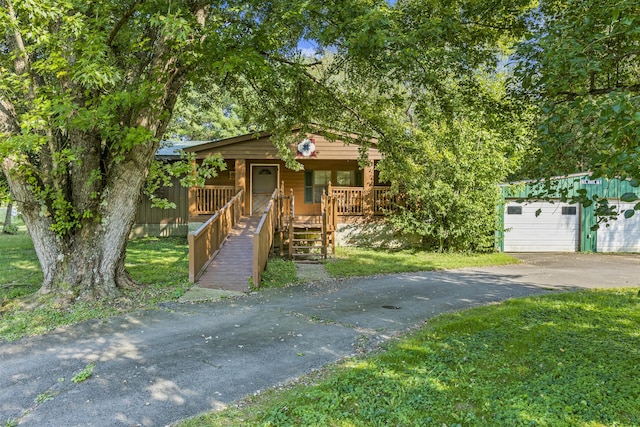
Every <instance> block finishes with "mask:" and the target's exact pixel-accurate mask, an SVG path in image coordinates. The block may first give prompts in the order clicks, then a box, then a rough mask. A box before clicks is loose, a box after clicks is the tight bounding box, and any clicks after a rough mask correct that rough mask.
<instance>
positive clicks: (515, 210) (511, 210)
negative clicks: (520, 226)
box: [507, 206, 522, 215]
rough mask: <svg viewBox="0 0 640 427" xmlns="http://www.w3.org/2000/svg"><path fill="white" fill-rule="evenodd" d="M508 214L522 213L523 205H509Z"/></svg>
mask: <svg viewBox="0 0 640 427" xmlns="http://www.w3.org/2000/svg"><path fill="white" fill-rule="evenodd" d="M507 215H522V206H507Z"/></svg>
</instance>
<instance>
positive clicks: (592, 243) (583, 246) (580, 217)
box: [496, 173, 640, 252]
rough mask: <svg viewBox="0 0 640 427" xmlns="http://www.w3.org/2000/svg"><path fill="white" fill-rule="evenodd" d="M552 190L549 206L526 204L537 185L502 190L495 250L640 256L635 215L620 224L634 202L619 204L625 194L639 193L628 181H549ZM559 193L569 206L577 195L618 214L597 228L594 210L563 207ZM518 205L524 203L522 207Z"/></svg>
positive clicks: (639, 218) (639, 220) (639, 216)
mask: <svg viewBox="0 0 640 427" xmlns="http://www.w3.org/2000/svg"><path fill="white" fill-rule="evenodd" d="M553 181H554V182H553V185H554V186H555V188H556V191H555V194H552V195H551V196H552V197H551V198H550V199H549V200H535V198H531V196H534V197H535V195H536V194H539V193H540V191H541V189H542V188H543V184H541V183H536V182H532V181H527V182H524V181H523V182H518V183H513V184H505V185H503V186H501V187H502V197H503V203H502V205H501V206H500V209H499V212H500V213H499V226H498V229H499V230H500V231H499V232H498V233H497V239H496V245H497V247H498V249H500V250H501V251H503V252H640V212H636V214H635V215H633V216H631V217H630V218H625V215H624V212H625V211H627V210H630V209H631V210H632V209H634V206H635V205H636V203H637V201H635V202H625V201H621V200H620V198H621V197H622V196H623V195H624V194H627V193H635V194H636V195H640V188H636V187H633V186H632V185H631V182H630V181H628V180H619V179H611V180H606V179H601V178H598V179H592V178H591V176H590V175H589V174H587V173H583V174H575V175H569V176H566V177H559V178H553ZM561 189H565V190H566V192H567V193H566V196H567V198H568V199H569V200H570V199H571V197H572V196H576V195H578V194H580V193H584V194H586V196H587V197H588V198H591V197H593V196H594V195H597V196H599V197H604V198H607V199H608V201H609V205H610V206H613V207H615V209H616V211H617V212H618V213H619V215H618V219H617V220H615V221H609V222H608V225H607V224H600V226H599V227H598V228H597V229H595V228H594V226H595V225H596V224H598V216H597V215H596V204H595V203H594V204H592V205H591V206H587V207H584V206H582V205H580V204H571V203H569V202H563V201H562V200H561V199H562V198H561V192H560V190H561ZM523 200H524V201H523Z"/></svg>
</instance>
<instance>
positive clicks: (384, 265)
mask: <svg viewBox="0 0 640 427" xmlns="http://www.w3.org/2000/svg"><path fill="white" fill-rule="evenodd" d="M516 262H518V261H517V260H516V259H515V258H513V257H511V256H509V255H507V254H504V253H489V254H459V253H437V252H425V251H418V250H399V251H389V250H382V249H365V248H355V247H339V248H337V249H336V258H335V259H333V260H329V261H328V262H327V264H326V267H327V271H328V272H329V274H331V275H332V276H334V277H353V276H368V275H372V274H388V273H408V272H414V271H430V270H443V269H451V268H463V267H482V266H491V265H505V264H513V263H516Z"/></svg>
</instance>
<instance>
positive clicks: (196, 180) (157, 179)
mask: <svg viewBox="0 0 640 427" xmlns="http://www.w3.org/2000/svg"><path fill="white" fill-rule="evenodd" d="M180 157H181V158H180V160H177V161H172V162H163V161H161V160H158V159H156V160H154V161H153V162H152V163H151V167H150V169H149V175H148V176H147V183H146V186H145V188H144V194H145V195H146V196H147V197H149V199H150V200H151V202H152V205H153V206H154V207H160V208H163V209H175V208H176V206H175V203H171V202H169V201H168V200H167V199H166V198H163V197H159V196H158V195H157V194H156V191H158V190H159V189H160V188H163V187H172V186H173V184H174V179H177V180H178V181H179V182H180V185H182V186H183V187H195V186H199V187H202V186H203V185H204V183H205V181H206V180H207V179H209V178H215V177H216V176H218V172H219V171H224V170H226V169H227V165H226V163H225V162H224V160H223V159H222V157H220V156H219V155H218V154H212V155H209V156H208V157H206V158H204V159H202V161H201V162H200V163H199V164H198V165H197V166H195V167H194V165H195V163H196V156H195V153H184V152H183V153H181V155H180Z"/></svg>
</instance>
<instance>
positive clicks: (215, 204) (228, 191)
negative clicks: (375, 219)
mask: <svg viewBox="0 0 640 427" xmlns="http://www.w3.org/2000/svg"><path fill="white" fill-rule="evenodd" d="M284 187H285V183H284V182H283V183H282V188H284ZM235 194H236V189H235V187H233V186H228V185H205V186H204V187H194V188H192V189H190V191H189V222H191V223H194V222H196V223H198V222H205V221H206V220H208V219H209V217H210V216H211V215H213V214H215V213H216V212H218V211H219V210H220V209H222V207H223V206H224V205H225V204H226V203H227V202H228V201H229V200H231V199H232V198H233V196H234V195H235ZM327 194H328V195H329V196H332V197H333V198H335V200H336V209H337V215H338V217H340V219H341V220H342V221H341V222H349V217H363V216H367V215H375V216H381V215H384V214H385V212H390V211H393V210H394V207H395V206H396V204H397V203H398V201H399V200H398V197H397V196H395V195H392V194H391V187H388V186H374V187H372V188H370V189H366V188H364V187H336V186H333V185H331V184H330V183H329V185H328V186H327ZM369 198H370V199H371V201H370V203H367V199H369ZM293 210H294V223H295V224H296V226H300V227H304V226H305V225H308V226H313V225H319V224H320V222H321V219H322V215H321V213H320V212H318V214H313V213H312V214H309V213H308V212H307V213H301V214H298V213H296V209H295V203H294V208H293ZM245 212H246V209H245Z"/></svg>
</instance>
